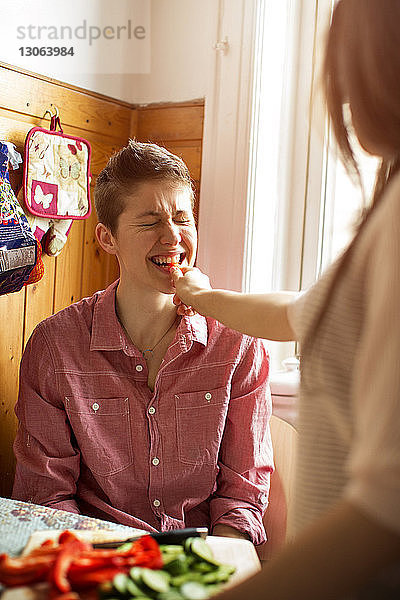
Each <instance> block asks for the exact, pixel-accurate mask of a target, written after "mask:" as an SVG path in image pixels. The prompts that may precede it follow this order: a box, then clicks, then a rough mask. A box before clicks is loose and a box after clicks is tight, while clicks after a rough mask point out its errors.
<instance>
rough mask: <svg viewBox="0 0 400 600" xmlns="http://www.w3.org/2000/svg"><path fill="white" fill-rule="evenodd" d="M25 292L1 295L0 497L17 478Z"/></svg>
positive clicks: (6, 494) (6, 493)
mask: <svg viewBox="0 0 400 600" xmlns="http://www.w3.org/2000/svg"><path fill="white" fill-rule="evenodd" d="M24 305H25V289H22V290H21V291H20V292H17V293H15V294H7V295H5V296H0V319H1V322H2V324H3V326H2V336H1V338H2V345H1V352H0V372H1V377H0V495H1V496H8V495H9V494H10V491H11V486H12V482H13V478H14V456H13V451H12V444H13V441H14V437H15V432H16V427H17V421H16V417H15V415H14V405H15V402H16V394H17V390H18V374H19V362H20V360H21V354H22V345H23V332H24Z"/></svg>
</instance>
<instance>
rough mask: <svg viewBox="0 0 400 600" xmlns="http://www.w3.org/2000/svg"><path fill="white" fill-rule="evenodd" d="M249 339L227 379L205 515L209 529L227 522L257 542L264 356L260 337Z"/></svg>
mask: <svg viewBox="0 0 400 600" xmlns="http://www.w3.org/2000/svg"><path fill="white" fill-rule="evenodd" d="M249 339H250V344H249V345H248V347H247V349H246V351H245V352H244V355H243V357H242V360H241V362H240V364H239V365H238V367H237V368H236V371H235V373H234V376H233V379H232V387H231V398H230V403H229V409H228V414H227V419H226V425H225V431H224V435H223V439H222V444H221V448H220V453H219V460H218V466H219V474H218V477H217V490H216V492H215V493H214V494H213V496H212V498H211V501H210V516H211V527H212V528H213V527H214V526H215V525H217V524H224V525H229V526H231V527H233V528H235V529H237V530H238V531H240V532H242V533H246V534H247V535H248V536H249V538H250V539H251V541H252V542H253V543H254V544H261V543H263V542H264V541H265V539H266V536H265V530H264V525H263V522H262V518H263V514H264V512H265V510H266V508H267V505H268V494H269V484H270V474H271V472H272V470H273V455H272V442H271V434H270V430H269V419H270V416H271V395H270V390H269V380H268V375H269V359H268V357H267V355H266V352H265V348H264V344H263V342H262V341H261V340H254V339H252V338H249Z"/></svg>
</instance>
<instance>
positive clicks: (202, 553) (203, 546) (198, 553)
mask: <svg viewBox="0 0 400 600" xmlns="http://www.w3.org/2000/svg"><path fill="white" fill-rule="evenodd" d="M190 552H191V553H192V554H193V556H195V557H196V558H200V559H201V560H204V561H206V562H207V563H209V564H211V565H215V566H217V567H219V565H220V564H221V563H219V562H218V561H217V560H215V558H214V555H213V553H212V550H211V548H210V546H209V545H208V544H207V542H205V541H204V540H203V539H202V538H194V539H193V541H192V542H191V544H190Z"/></svg>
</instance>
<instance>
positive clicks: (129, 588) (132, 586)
mask: <svg viewBox="0 0 400 600" xmlns="http://www.w3.org/2000/svg"><path fill="white" fill-rule="evenodd" d="M125 587H126V593H127V594H129V595H130V596H135V597H137V596H143V590H141V589H140V587H139V586H138V585H137V584H136V583H135V582H134V581H133V579H131V578H130V577H128V581H127V582H126V586H125Z"/></svg>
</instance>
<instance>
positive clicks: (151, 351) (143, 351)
mask: <svg viewBox="0 0 400 600" xmlns="http://www.w3.org/2000/svg"><path fill="white" fill-rule="evenodd" d="M177 318H178V315H175V319H174V320H173V322H172V323H171V325H170V326H169V327H168V329H167V331H166V332H165V333H164V334H163V336H162V337H160V339H159V340H158V342H157V344H155V345H154V346H153V347H152V348H145V349H144V350H142V356H143V358H146V352H149V353H150V354H153V350H155V349H156V348H157V346H158V344H160V343H161V342H162V341H163V339H164V338H165V336H166V335H167V333H169V332H170V331H171V329H172V328H173V326H174V325H175V323H176V320H177Z"/></svg>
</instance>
